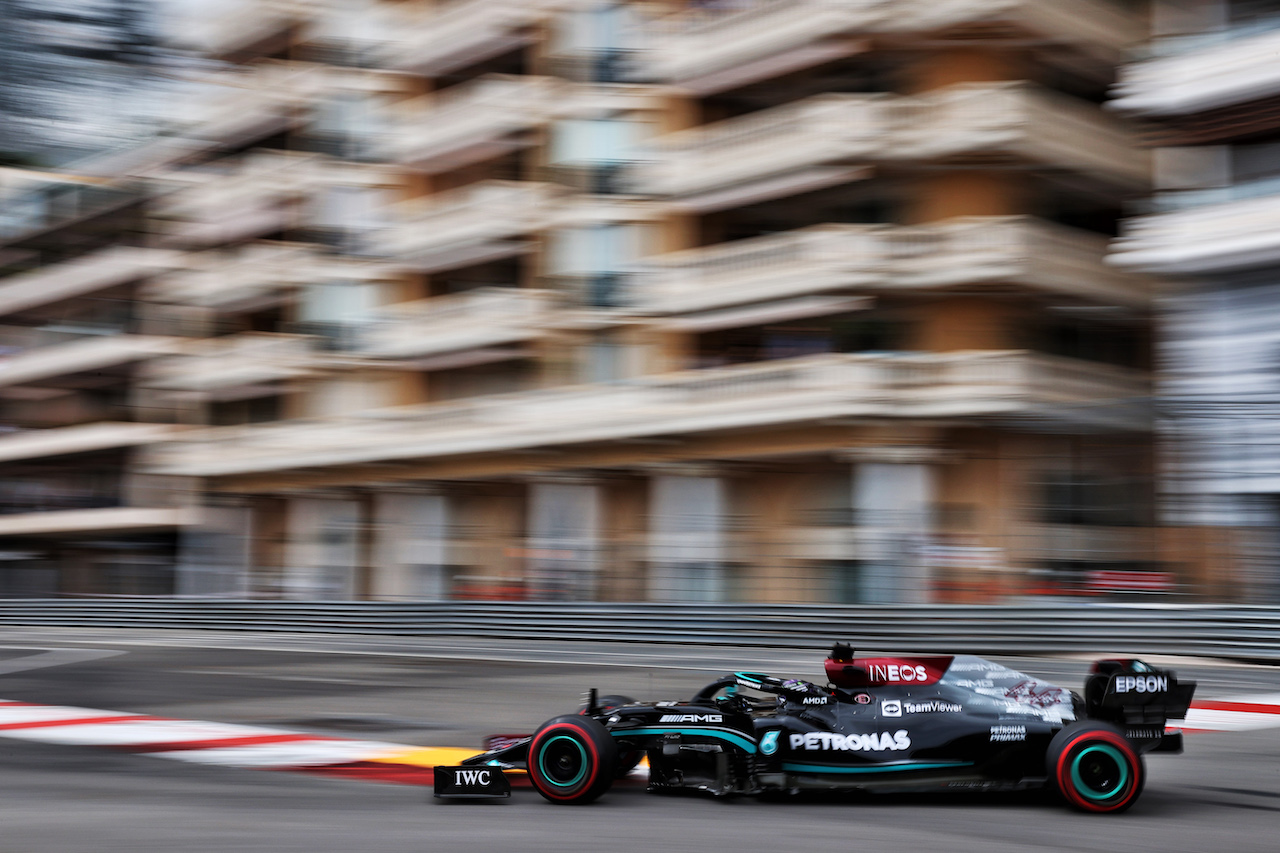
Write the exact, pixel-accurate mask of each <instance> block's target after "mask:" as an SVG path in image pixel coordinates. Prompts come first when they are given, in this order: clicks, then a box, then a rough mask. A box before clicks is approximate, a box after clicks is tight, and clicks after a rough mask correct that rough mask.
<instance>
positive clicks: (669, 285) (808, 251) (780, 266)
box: [631, 225, 890, 314]
mask: <svg viewBox="0 0 1280 853" xmlns="http://www.w3.org/2000/svg"><path fill="white" fill-rule="evenodd" d="M889 227H890V226H886V225H818V226H815V227H812V228H802V229H799V230H796V231H789V232H787V233H784V234H771V235H769V236H767V237H756V238H753V239H750V240H738V241H735V242H732V243H725V244H722V245H718V246H707V247H705V248H701V249H689V250H686V251H683V252H673V253H671V254H669V255H660V256H658V257H656V258H652V259H650V260H649V261H647V262H645V263H644V264H643V265H642V266H641V269H640V272H639V274H638V275H637V276H636V278H635V281H634V283H633V285H632V289H631V306H632V307H633V308H635V309H636V310H638V311H640V312H641V313H645V314H683V313H688V312H691V311H705V310H709V309H715V308H723V307H726V306H729V305H737V304H743V303H750V302H762V301H766V300H772V299H785V298H787V297H792V296H807V295H810V294H814V293H823V292H829V291H833V290H842V289H847V288H860V287H862V288H865V287H871V286H878V285H882V284H883V283H884V282H885V281H886V280H887V279H888V278H889V275H890V271H889V266H888V263H889V256H888V245H887V242H886V239H885V235H886V234H887V233H888V229H889Z"/></svg>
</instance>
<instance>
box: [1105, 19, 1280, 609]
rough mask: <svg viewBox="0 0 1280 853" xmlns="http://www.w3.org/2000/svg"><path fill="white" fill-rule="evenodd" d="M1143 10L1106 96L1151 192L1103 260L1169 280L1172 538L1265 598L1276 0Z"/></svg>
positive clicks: (1276, 458) (1278, 113)
mask: <svg viewBox="0 0 1280 853" xmlns="http://www.w3.org/2000/svg"><path fill="white" fill-rule="evenodd" d="M1152 20H1153V39H1152V43H1151V48H1150V51H1149V52H1150V54H1151V56H1150V58H1148V59H1146V60H1144V61H1141V62H1137V63H1134V64H1132V65H1130V66H1128V67H1126V68H1125V69H1124V70H1123V72H1122V74H1121V75H1120V81H1119V84H1118V85H1117V87H1116V90H1115V95H1116V99H1115V100H1114V101H1113V102H1112V104H1111V106H1113V107H1115V108H1116V109H1117V110H1118V111H1120V112H1123V113H1125V114H1127V115H1129V116H1132V117H1134V118H1137V119H1139V120H1141V121H1143V122H1144V123H1145V124H1146V129H1145V133H1144V135H1145V137H1146V139H1147V141H1148V143H1149V144H1151V145H1153V146H1156V149H1155V154H1156V157H1155V164H1156V169H1155V182H1156V189H1157V192H1156V194H1155V196H1154V198H1153V200H1152V202H1151V204H1150V208H1151V210H1150V211H1149V213H1148V214H1147V215H1144V216H1139V217H1136V218H1134V219H1132V220H1130V221H1128V222H1127V223H1126V225H1125V227H1124V229H1123V232H1122V233H1123V238H1122V239H1121V240H1119V241H1118V242H1117V243H1116V247H1115V254H1114V256H1113V259H1112V260H1113V261H1114V263H1115V264H1116V266H1117V267H1118V268H1121V269H1130V270H1142V271H1147V272H1150V273H1154V274H1158V275H1160V276H1162V277H1165V278H1167V279H1169V280H1170V281H1172V282H1176V285H1175V286H1173V287H1172V288H1170V290H1169V296H1168V297H1167V298H1166V299H1164V300H1162V308H1161V314H1162V318H1161V323H1160V325H1161V328H1162V337H1163V341H1162V346H1161V353H1160V355H1161V358H1160V364H1161V376H1162V382H1161V388H1160V396H1159V413H1160V433H1161V439H1162V442H1163V444H1164V445H1165V446H1166V447H1167V450H1168V453H1167V457H1168V459H1167V465H1165V466H1164V467H1165V469H1166V470H1165V474H1164V476H1163V478H1162V482H1163V485H1164V492H1165V493H1164V495H1163V496H1162V497H1163V499H1164V501H1163V502H1164V504H1165V508H1166V511H1165V518H1166V519H1167V521H1168V522H1169V523H1170V524H1171V526H1175V527H1180V528H1181V530H1177V531H1173V532H1172V533H1171V540H1170V545H1171V546H1172V547H1177V548H1181V549H1183V550H1184V551H1185V550H1188V549H1190V550H1195V551H1199V552H1200V553H1202V554H1203V555H1204V557H1203V559H1205V560H1206V561H1209V562H1212V563H1216V564H1217V565H1218V566H1219V567H1220V568H1219V571H1224V572H1230V573H1231V574H1233V575H1234V576H1235V582H1236V583H1237V584H1238V585H1239V586H1240V588H1242V589H1247V590H1248V594H1249V596H1250V598H1251V599H1252V600H1255V601H1265V600H1269V601H1274V600H1276V599H1277V597H1278V596H1280V581H1278V580H1277V579H1278V578H1280V565H1277V563H1276V558H1275V556H1274V555H1275V551H1276V548H1275V545H1276V542H1275V538H1274V537H1275V531H1276V530H1277V529H1280V373H1278V371H1280V322H1278V321H1277V319H1276V318H1277V312H1280V63H1277V61H1276V57H1277V56H1280V2H1275V0H1161V2H1157V3H1155V4H1154V5H1153V15H1152ZM1251 533H1252V534H1254V535H1253V536H1252V537H1250V535H1249V534H1251ZM1250 541H1252V544H1253V551H1252V553H1249V551H1248V550H1242V549H1241V547H1240V546H1241V544H1242V543H1247V542H1250Z"/></svg>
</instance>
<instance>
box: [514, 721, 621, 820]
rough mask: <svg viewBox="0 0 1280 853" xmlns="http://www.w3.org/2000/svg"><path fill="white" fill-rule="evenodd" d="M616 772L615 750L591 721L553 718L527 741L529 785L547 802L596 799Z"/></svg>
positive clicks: (606, 735) (585, 801) (604, 732)
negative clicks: (531, 784)
mask: <svg viewBox="0 0 1280 853" xmlns="http://www.w3.org/2000/svg"><path fill="white" fill-rule="evenodd" d="M617 772H618V748H617V746H615V745H614V742H613V738H612V737H611V736H610V735H609V732H608V731H607V730H606V729H605V727H604V726H603V725H602V724H601V723H600V722H598V721H596V720H594V719H592V718H591V717H584V716H579V715H572V716H563V717H556V718H555V719H553V720H548V721H547V722H545V723H543V724H542V727H541V728H539V729H538V730H537V731H536V732H534V734H533V739H532V740H530V741H529V781H530V782H531V783H533V787H534V788H535V789H536V790H537V792H538V793H539V794H541V795H542V796H543V797H545V798H546V799H548V800H550V801H551V802H553V803H560V804H563V805H581V804H584V803H589V802H591V801H592V800H594V799H596V798H597V797H599V796H600V795H601V794H603V793H604V792H605V791H607V790H609V787H610V786H611V785H612V784H613V780H614V778H615V777H616V776H617Z"/></svg>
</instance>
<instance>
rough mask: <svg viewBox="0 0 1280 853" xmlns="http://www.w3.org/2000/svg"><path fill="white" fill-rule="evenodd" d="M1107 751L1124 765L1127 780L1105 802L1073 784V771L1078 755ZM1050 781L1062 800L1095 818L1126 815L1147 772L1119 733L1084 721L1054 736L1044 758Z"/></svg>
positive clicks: (1113, 729)
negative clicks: (1117, 791)
mask: <svg viewBox="0 0 1280 853" xmlns="http://www.w3.org/2000/svg"><path fill="white" fill-rule="evenodd" d="M1098 747H1101V748H1103V749H1106V750H1108V752H1109V753H1110V754H1112V755H1117V756H1119V757H1120V758H1121V759H1122V761H1123V762H1124V765H1125V770H1126V771H1127V775H1128V778H1127V779H1126V781H1125V783H1124V785H1123V786H1122V787H1121V788H1120V792H1119V793H1118V794H1115V795H1113V796H1108V797H1106V798H1091V797H1089V796H1087V795H1086V794H1085V793H1084V792H1083V791H1081V790H1080V788H1079V786H1078V785H1077V784H1076V781H1075V778H1074V775H1073V772H1072V771H1073V768H1074V767H1075V762H1076V761H1077V760H1078V758H1079V757H1080V755H1081V754H1082V753H1083V752H1084V751H1085V750H1088V749H1090V748H1098ZM1045 762H1046V766H1047V769H1048V771H1049V778H1050V779H1051V780H1052V781H1053V783H1054V785H1055V786H1056V787H1057V789H1058V791H1059V792H1060V793H1061V794H1062V796H1063V798H1064V799H1065V800H1066V801H1067V803H1068V804H1070V805H1071V806H1072V807H1073V808H1076V809H1079V810H1080V811H1085V812H1093V813H1095V814H1116V813H1118V812H1122V811H1125V810H1126V809H1128V808H1129V807H1130V806H1132V805H1133V804H1134V802H1136V801H1137V799H1138V796H1139V795H1140V794H1141V793H1142V787H1143V785H1144V783H1145V782H1146V768H1145V767H1144V766H1143V762H1142V756H1141V755H1139V754H1138V752H1137V750H1135V749H1134V748H1133V744H1131V743H1130V742H1129V740H1128V738H1126V737H1125V736H1124V733H1123V732H1121V731H1120V729H1118V728H1116V727H1115V726H1112V725H1110V724H1107V723H1101V722H1095V721H1083V722H1080V723H1074V724H1072V725H1070V726H1067V727H1066V728H1065V729H1063V730H1062V731H1060V732H1058V734H1057V735H1055V736H1054V738H1053V741H1052V742H1051V743H1050V744H1049V751H1048V753H1047V754H1046V756H1045Z"/></svg>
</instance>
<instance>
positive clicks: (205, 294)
mask: <svg viewBox="0 0 1280 853" xmlns="http://www.w3.org/2000/svg"><path fill="white" fill-rule="evenodd" d="M186 261H187V269H185V270H183V271H181V272H175V273H171V274H169V275H167V276H165V277H164V278H162V279H159V280H157V281H156V282H155V283H154V284H153V286H152V287H151V288H150V292H151V296H152V298H155V299H158V300H160V301H163V302H171V303H178V304H185V305H202V306H206V307H219V308H223V309H229V308H232V307H234V306H236V305H242V304H245V303H248V302H257V301H259V300H262V299H270V298H271V297H272V296H273V295H274V294H277V293H280V292H282V291H287V290H291V289H294V288H298V287H301V286H302V285H304V284H306V283H308V282H310V281H314V280H316V278H317V276H316V274H315V273H316V267H317V265H318V261H319V258H318V256H317V255H316V254H315V251H314V250H313V249H311V248H310V247H308V246H305V245H299V244H296V243H270V242H263V243H252V244H250V245H248V246H245V247H244V248H242V249H240V250H239V251H238V252H236V253H235V254H227V253H222V252H204V253H199V254H193V255H188V256H187V259H186Z"/></svg>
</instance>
